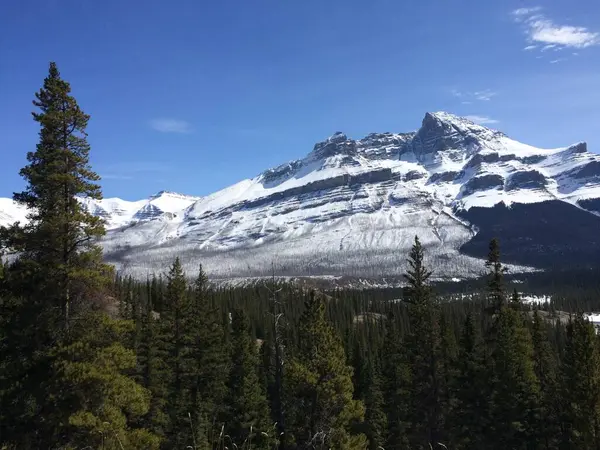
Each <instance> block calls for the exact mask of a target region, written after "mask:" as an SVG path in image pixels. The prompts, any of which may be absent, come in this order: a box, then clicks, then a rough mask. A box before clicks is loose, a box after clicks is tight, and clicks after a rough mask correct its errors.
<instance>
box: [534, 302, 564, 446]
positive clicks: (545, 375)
mask: <svg viewBox="0 0 600 450" xmlns="http://www.w3.org/2000/svg"><path fill="white" fill-rule="evenodd" d="M531 338H532V343H533V370H534V372H535V375H536V377H537V379H538V381H539V385H540V412H539V424H538V426H537V427H536V428H537V434H538V439H539V440H540V443H541V444H543V445H542V446H541V448H544V449H546V450H549V449H551V448H556V443H557V439H558V434H559V416H558V411H559V409H558V401H559V400H558V399H559V392H558V386H557V380H556V362H555V361H554V358H553V355H552V351H551V349H550V344H549V342H548V335H547V331H546V327H545V326H544V324H543V323H542V319H541V318H540V314H539V311H538V310H537V309H536V310H535V311H534V313H533V325H532V330H531Z"/></svg>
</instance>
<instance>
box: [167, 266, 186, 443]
mask: <svg viewBox="0 0 600 450" xmlns="http://www.w3.org/2000/svg"><path fill="white" fill-rule="evenodd" d="M190 306H191V304H190V299H189V296H188V288H187V281H186V278H185V273H184V272H183V268H182V266H181V261H180V260H179V258H175V261H174V262H173V265H172V266H171V268H170V269H169V273H168V275H167V288H166V291H165V303H164V305H163V312H162V314H161V325H162V327H163V333H164V334H165V336H168V337H167V338H166V344H167V355H166V358H167V364H168V367H169V369H170V374H169V375H170V376H169V387H168V392H169V398H168V402H167V406H166V410H167V414H168V415H169V419H170V425H171V429H170V430H169V432H168V433H167V447H168V448H180V447H185V446H187V445H191V444H192V443H193V439H192V436H191V430H190V424H189V418H188V413H189V403H188V398H189V390H188V389H186V388H187V387H188V386H186V377H187V371H188V370H189V364H188V361H189V344H190V336H189V335H188V334H187V333H186V331H187V330H186V325H187V323H186V321H187V320H188V318H189V314H190Z"/></svg>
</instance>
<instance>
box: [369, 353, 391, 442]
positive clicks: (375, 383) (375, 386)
mask: <svg viewBox="0 0 600 450" xmlns="http://www.w3.org/2000/svg"><path fill="white" fill-rule="evenodd" d="M366 379H367V383H366V385H367V390H366V393H365V395H364V404H365V422H364V430H365V435H366V436H367V440H368V442H369V449H370V450H378V449H380V448H384V445H385V441H386V438H387V432H388V430H387V415H386V414H385V407H384V400H383V391H382V380H381V373H380V371H379V368H378V366H377V365H376V364H375V363H373V362H372V361H371V360H370V361H369V364H368V366H367V376H366Z"/></svg>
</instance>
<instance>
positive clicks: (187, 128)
mask: <svg viewBox="0 0 600 450" xmlns="http://www.w3.org/2000/svg"><path fill="white" fill-rule="evenodd" d="M150 126H151V127H152V128H153V129H154V130H156V131H158V132H160V133H178V134H188V133H191V132H192V126H191V125H190V123H189V122H186V121H185V120H179V119H169V118H159V119H153V120H151V121H150Z"/></svg>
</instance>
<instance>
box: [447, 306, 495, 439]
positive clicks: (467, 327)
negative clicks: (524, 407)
mask: <svg viewBox="0 0 600 450" xmlns="http://www.w3.org/2000/svg"><path fill="white" fill-rule="evenodd" d="M486 375H487V370H486V366H485V359H484V350H483V348H482V339H481V336H480V334H479V332H478V331H477V326H476V325H475V322H474V319H473V315H472V314H471V313H469V314H467V317H466V319H465V322H464V326H463V331H462V335H461V339H460V346H459V353H458V358H457V377H456V379H455V381H454V382H453V384H452V391H453V396H454V397H455V399H456V400H455V401H456V402H455V404H454V407H453V409H452V411H451V416H450V423H449V430H450V433H449V434H450V441H451V443H452V446H453V447H454V448H457V449H479V448H485V442H486V439H485V435H486V431H487V430H488V427H489V421H488V420H487V418H488V416H489V410H488V402H489V397H490V387H489V380H488V379H487V376H486Z"/></svg>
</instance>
